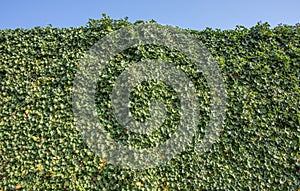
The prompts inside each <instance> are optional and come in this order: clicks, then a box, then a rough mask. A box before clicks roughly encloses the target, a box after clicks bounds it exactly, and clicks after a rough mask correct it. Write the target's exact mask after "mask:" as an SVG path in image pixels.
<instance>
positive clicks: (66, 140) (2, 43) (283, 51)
mask: <svg viewBox="0 0 300 191" xmlns="http://www.w3.org/2000/svg"><path fill="white" fill-rule="evenodd" d="M139 22H143V21H139ZM139 22H137V23H130V22H128V21H127V20H126V19H120V20H112V19H110V18H109V17H107V16H104V17H103V18H102V19H100V20H90V21H89V23H88V24H87V26H84V27H78V28H61V29H58V28H52V27H50V26H48V27H45V28H40V27H36V28H33V29H15V30H10V29H6V30H0V90H1V91H0V190H14V189H16V190H298V189H300V111H299V105H300V82H299V75H300V69H299V68H300V26H299V25H296V26H286V25H282V26H277V27H275V28H271V27H270V26H269V25H268V24H267V23H258V24H257V25H256V26H253V27H252V28H249V29H248V28H245V27H242V26H237V27H236V29H234V30H225V31H221V30H212V29H210V28H207V29H205V30H203V31H194V30H187V31H189V32H190V33H192V34H193V35H195V36H196V37H197V38H199V40H201V41H202V42H203V44H205V45H206V47H207V48H208V49H209V51H210V52H211V54H212V55H213V56H214V57H215V58H216V60H217V62H218V64H219V67H220V70H221V73H222V76H223V78H224V81H225V83H226V91H227V111H226V120H225V123H224V125H223V129H222V132H221V135H220V137H219V139H218V140H217V142H216V143H215V144H214V145H213V146H212V147H211V149H210V150H209V151H207V152H206V153H204V154H203V155H196V154H195V152H194V151H193V148H189V149H188V150H187V151H185V152H184V153H182V154H180V155H179V156H177V157H176V158H175V159H172V160H171V161H169V163H168V164H167V165H165V166H158V167H156V168H150V169H146V170H139V171H136V170H124V169H121V168H120V167H118V166H114V165H111V164H108V163H107V162H106V161H105V160H103V159H101V158H99V157H98V156H97V155H96V154H95V153H93V152H92V151H91V150H90V149H89V148H88V147H87V146H86V144H85V142H84V140H82V138H81V135H80V132H78V131H77V129H76V127H75V123H74V116H73V112H72V85H73V79H74V76H75V74H76V69H77V67H78V63H79V60H80V59H81V58H82V57H83V55H84V53H85V51H87V50H88V49H89V48H90V47H91V46H92V45H93V44H94V43H96V42H97V41H98V40H99V39H101V38H102V37H103V36H105V35H107V34H109V33H110V32H112V31H115V30H118V29H120V28H121V27H124V26H128V25H132V24H138V23H139ZM150 22H154V21H150ZM145 58H149V59H161V60H165V61H169V62H172V63H177V64H179V65H180V64H183V65H185V66H187V67H183V68H185V72H186V73H188V74H189V72H190V77H191V79H192V81H193V82H194V84H196V86H197V88H198V90H199V100H200V102H201V103H202V104H201V108H200V109H201V116H202V117H201V120H200V123H199V129H198V130H199V133H200V134H201V132H203V128H205V125H207V122H208V120H209V119H208V115H207V112H208V111H207V106H208V105H209V89H208V88H207V85H206V82H205V79H204V78H202V77H201V76H193V75H192V74H193V67H192V65H193V64H192V63H190V62H189V61H188V60H185V59H184V57H183V56H182V55H181V54H180V53H179V52H170V51H169V50H167V49H166V48H165V47H158V46H140V47H138V48H132V49H128V50H126V51H124V52H123V53H122V54H121V55H117V56H116V57H115V59H114V60H113V62H112V64H111V65H110V66H111V67H112V69H110V70H107V71H106V74H107V76H106V77H102V78H100V77H99V79H100V80H99V86H98V88H99V91H98V93H99V94H97V95H98V96H99V97H98V98H99V99H97V100H98V102H97V107H98V109H99V112H100V113H101V111H106V110H105V109H107V108H108V107H107V105H106V104H107V103H108V101H109V100H108V97H107V95H108V94H109V91H110V90H111V88H110V87H111V85H112V84H111V83H112V82H113V80H112V79H115V77H117V76H116V75H117V73H116V72H115V70H114V69H115V68H116V67H117V66H122V65H121V63H127V65H129V64H131V63H134V62H137V61H139V60H142V59H145ZM153 87H155V88H153ZM155 92H158V93H157V94H155ZM159 92H162V93H161V94H160V93H159ZM154 94H155V95H157V96H158V97H155V99H159V98H163V99H166V98H168V99H172V95H173V94H174V92H172V90H170V89H169V88H168V87H167V86H164V85H162V84H159V83H155V82H149V83H144V84H141V87H137V88H136V89H135V90H134V92H133V93H132V100H131V101H132V102H133V103H136V105H134V104H133V106H132V107H133V108H132V112H133V114H134V115H135V116H136V117H137V118H141V119H143V118H147V117H148V110H147V107H145V104H146V102H147V99H148V98H149V96H150V97H151V95H154ZM175 94H176V93H175ZM147 96H148V97H147ZM175 97H176V96H175ZM174 99H175V102H176V98H174ZM105 101H106V102H105ZM175 102H174V100H173V101H172V100H171V101H170V107H171V106H174V107H175V111H174V113H173V114H172V115H170V117H171V118H170V119H169V120H167V123H166V124H165V126H164V127H165V128H167V129H168V128H169V130H165V131H164V130H161V131H160V133H157V132H156V133H155V134H151V135H149V136H148V137H141V136H137V135H134V134H133V133H130V132H125V131H123V130H122V128H115V129H109V128H108V129H107V130H108V131H110V132H111V134H112V135H113V136H114V138H115V139H116V140H118V139H119V140H121V139H122V140H123V141H124V139H125V140H126V139H128V140H129V141H127V142H126V141H125V143H124V144H133V145H137V146H138V147H141V146H145V145H146V146H151V145H152V144H156V143H157V142H158V141H164V140H166V139H167V138H168V133H170V132H172V130H173V129H174V127H175V126H174V125H176V119H177V118H176V116H177V114H176V104H173V105H172V103H175ZM170 109H171V110H172V107H171V108H170ZM177 109H178V108H177ZM99 117H100V118H101V119H102V121H103V123H104V124H107V123H113V124H114V123H115V122H114V121H113V120H112V121H108V122H107V119H109V118H108V117H107V116H106V115H105V114H103V115H100V114H99ZM172 117H173V118H172ZM115 125H116V124H115ZM132 137H133V138H132ZM141 143H143V144H141Z"/></svg>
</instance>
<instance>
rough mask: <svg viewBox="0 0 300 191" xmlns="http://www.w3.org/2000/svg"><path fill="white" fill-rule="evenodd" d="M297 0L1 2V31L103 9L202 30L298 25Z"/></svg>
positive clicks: (65, 23) (56, 23) (57, 22)
mask: <svg viewBox="0 0 300 191" xmlns="http://www.w3.org/2000/svg"><path fill="white" fill-rule="evenodd" d="M299 10H300V0H280V1H279V0H203V1H202V0H180V1H179V0H147V1H146V0H81V1H79V0H2V1H1V7H0V29H6V28H11V29H15V28H32V27H35V26H42V27H44V26H47V25H49V24H51V25H52V26H53V27H77V26H85V25H86V23H87V22H88V19H89V18H92V19H100V18H101V15H102V13H106V14H107V15H108V16H110V17H112V18H114V19H120V18H124V17H126V16H128V17H129V21H132V22H134V21H136V20H150V19H154V20H156V21H157V22H158V23H160V24H168V25H173V26H179V27H181V28H189V29H196V30H201V29H205V28H206V27H211V28H214V29H215V28H219V29H234V28H235V26H236V25H243V26H246V27H251V26H254V25H255V24H256V23H257V22H259V21H262V22H268V23H270V24H271V26H276V25H278V24H280V23H283V24H289V25H295V24H296V23H300V11H299Z"/></svg>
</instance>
